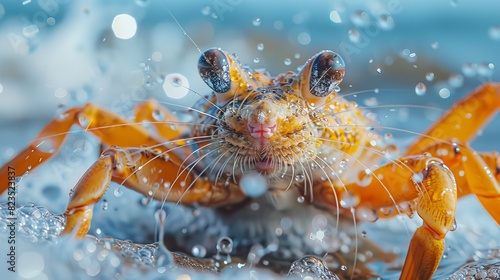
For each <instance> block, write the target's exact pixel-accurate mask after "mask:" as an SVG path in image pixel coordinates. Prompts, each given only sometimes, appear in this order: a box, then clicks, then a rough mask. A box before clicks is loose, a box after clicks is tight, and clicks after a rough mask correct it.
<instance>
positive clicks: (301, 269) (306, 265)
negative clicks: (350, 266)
mask: <svg viewBox="0 0 500 280" xmlns="http://www.w3.org/2000/svg"><path fill="white" fill-rule="evenodd" d="M346 269H347V267H346ZM289 277H290V278H292V279H304V280H305V279H307V280H312V279H331V280H339V277H338V276H337V275H335V274H334V273H333V272H331V271H330V269H329V268H328V265H327V264H326V262H325V261H324V260H323V259H321V258H319V257H316V256H310V255H306V256H303V257H302V258H300V259H299V260H296V261H294V262H293V263H292V265H291V266H290V270H289V271H288V274H287V277H286V278H287V279H288V278H289Z"/></svg>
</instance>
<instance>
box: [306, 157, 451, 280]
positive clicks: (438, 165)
mask: <svg viewBox="0 0 500 280" xmlns="http://www.w3.org/2000/svg"><path fill="white" fill-rule="evenodd" d="M373 176H374V177H373V179H372V181H371V183H370V184H369V185H368V186H365V187H361V186H357V185H355V184H353V185H347V186H345V187H346V189H347V190H348V191H350V192H352V194H353V195H354V196H356V197H357V198H358V199H359V201H360V202H359V204H358V205H357V207H365V208H370V209H380V208H382V207H391V206H397V205H399V204H400V203H401V202H411V203H414V206H415V208H416V211H417V213H418V215H419V216H420V217H421V218H422V219H423V225H422V226H421V227H419V228H418V229H417V231H416V232H415V234H414V235H413V237H412V239H411V241H410V247H409V249H408V253H407V256H406V261H405V263H404V266H403V270H402V274H401V279H430V278H431V277H432V275H433V274H434V272H435V270H436V269H437V266H438V264H439V261H440V260H441V256H442V253H443V251H444V237H445V235H446V234H447V233H448V231H450V229H451V228H452V227H453V222H454V218H455V210H456V202H457V189H456V184H455V180H454V177H453V174H452V173H451V172H450V170H449V169H448V168H447V167H446V166H445V165H443V163H442V162H441V161H440V160H439V159H437V158H433V157H430V156H425V155H421V156H408V157H403V158H401V159H399V160H395V161H393V162H391V163H388V164H386V165H384V166H381V167H379V168H378V169H376V170H374V171H373ZM336 190H337V191H338V192H339V193H340V192H341V191H342V190H343V189H342V188H337V189H336ZM314 197H315V201H316V202H317V203H319V204H322V205H329V206H330V207H335V205H336V204H335V203H336V202H335V196H334V190H333V189H332V187H331V186H329V185H328V184H325V185H323V186H321V187H318V188H316V189H315V194H314Z"/></svg>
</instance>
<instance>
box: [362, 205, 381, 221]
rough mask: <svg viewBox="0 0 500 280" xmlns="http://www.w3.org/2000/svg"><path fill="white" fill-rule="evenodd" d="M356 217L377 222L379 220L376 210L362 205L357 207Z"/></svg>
mask: <svg viewBox="0 0 500 280" xmlns="http://www.w3.org/2000/svg"><path fill="white" fill-rule="evenodd" d="M356 217H357V218H358V219H361V220H362V221H367V222H371V223H373V222H375V221H377V220H378V218H379V217H378V214H377V211H376V210H373V209H371V208H367V207H360V208H358V209H356Z"/></svg>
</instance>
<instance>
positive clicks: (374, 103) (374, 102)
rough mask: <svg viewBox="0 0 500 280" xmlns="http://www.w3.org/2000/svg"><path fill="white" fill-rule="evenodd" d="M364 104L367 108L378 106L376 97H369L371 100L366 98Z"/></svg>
mask: <svg viewBox="0 0 500 280" xmlns="http://www.w3.org/2000/svg"><path fill="white" fill-rule="evenodd" d="M363 103H364V104H365V105H366V106H369V107H370V106H377V105H378V100H377V98H376V97H369V98H365V100H363Z"/></svg>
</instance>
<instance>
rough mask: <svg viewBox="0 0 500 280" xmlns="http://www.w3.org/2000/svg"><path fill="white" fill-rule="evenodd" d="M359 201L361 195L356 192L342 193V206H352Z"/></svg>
mask: <svg viewBox="0 0 500 280" xmlns="http://www.w3.org/2000/svg"><path fill="white" fill-rule="evenodd" d="M358 203H359V197H358V196H357V195H354V194H350V193H347V192H344V193H342V194H341V195H340V206H342V207H344V208H351V207H354V206H356V205H358Z"/></svg>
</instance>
